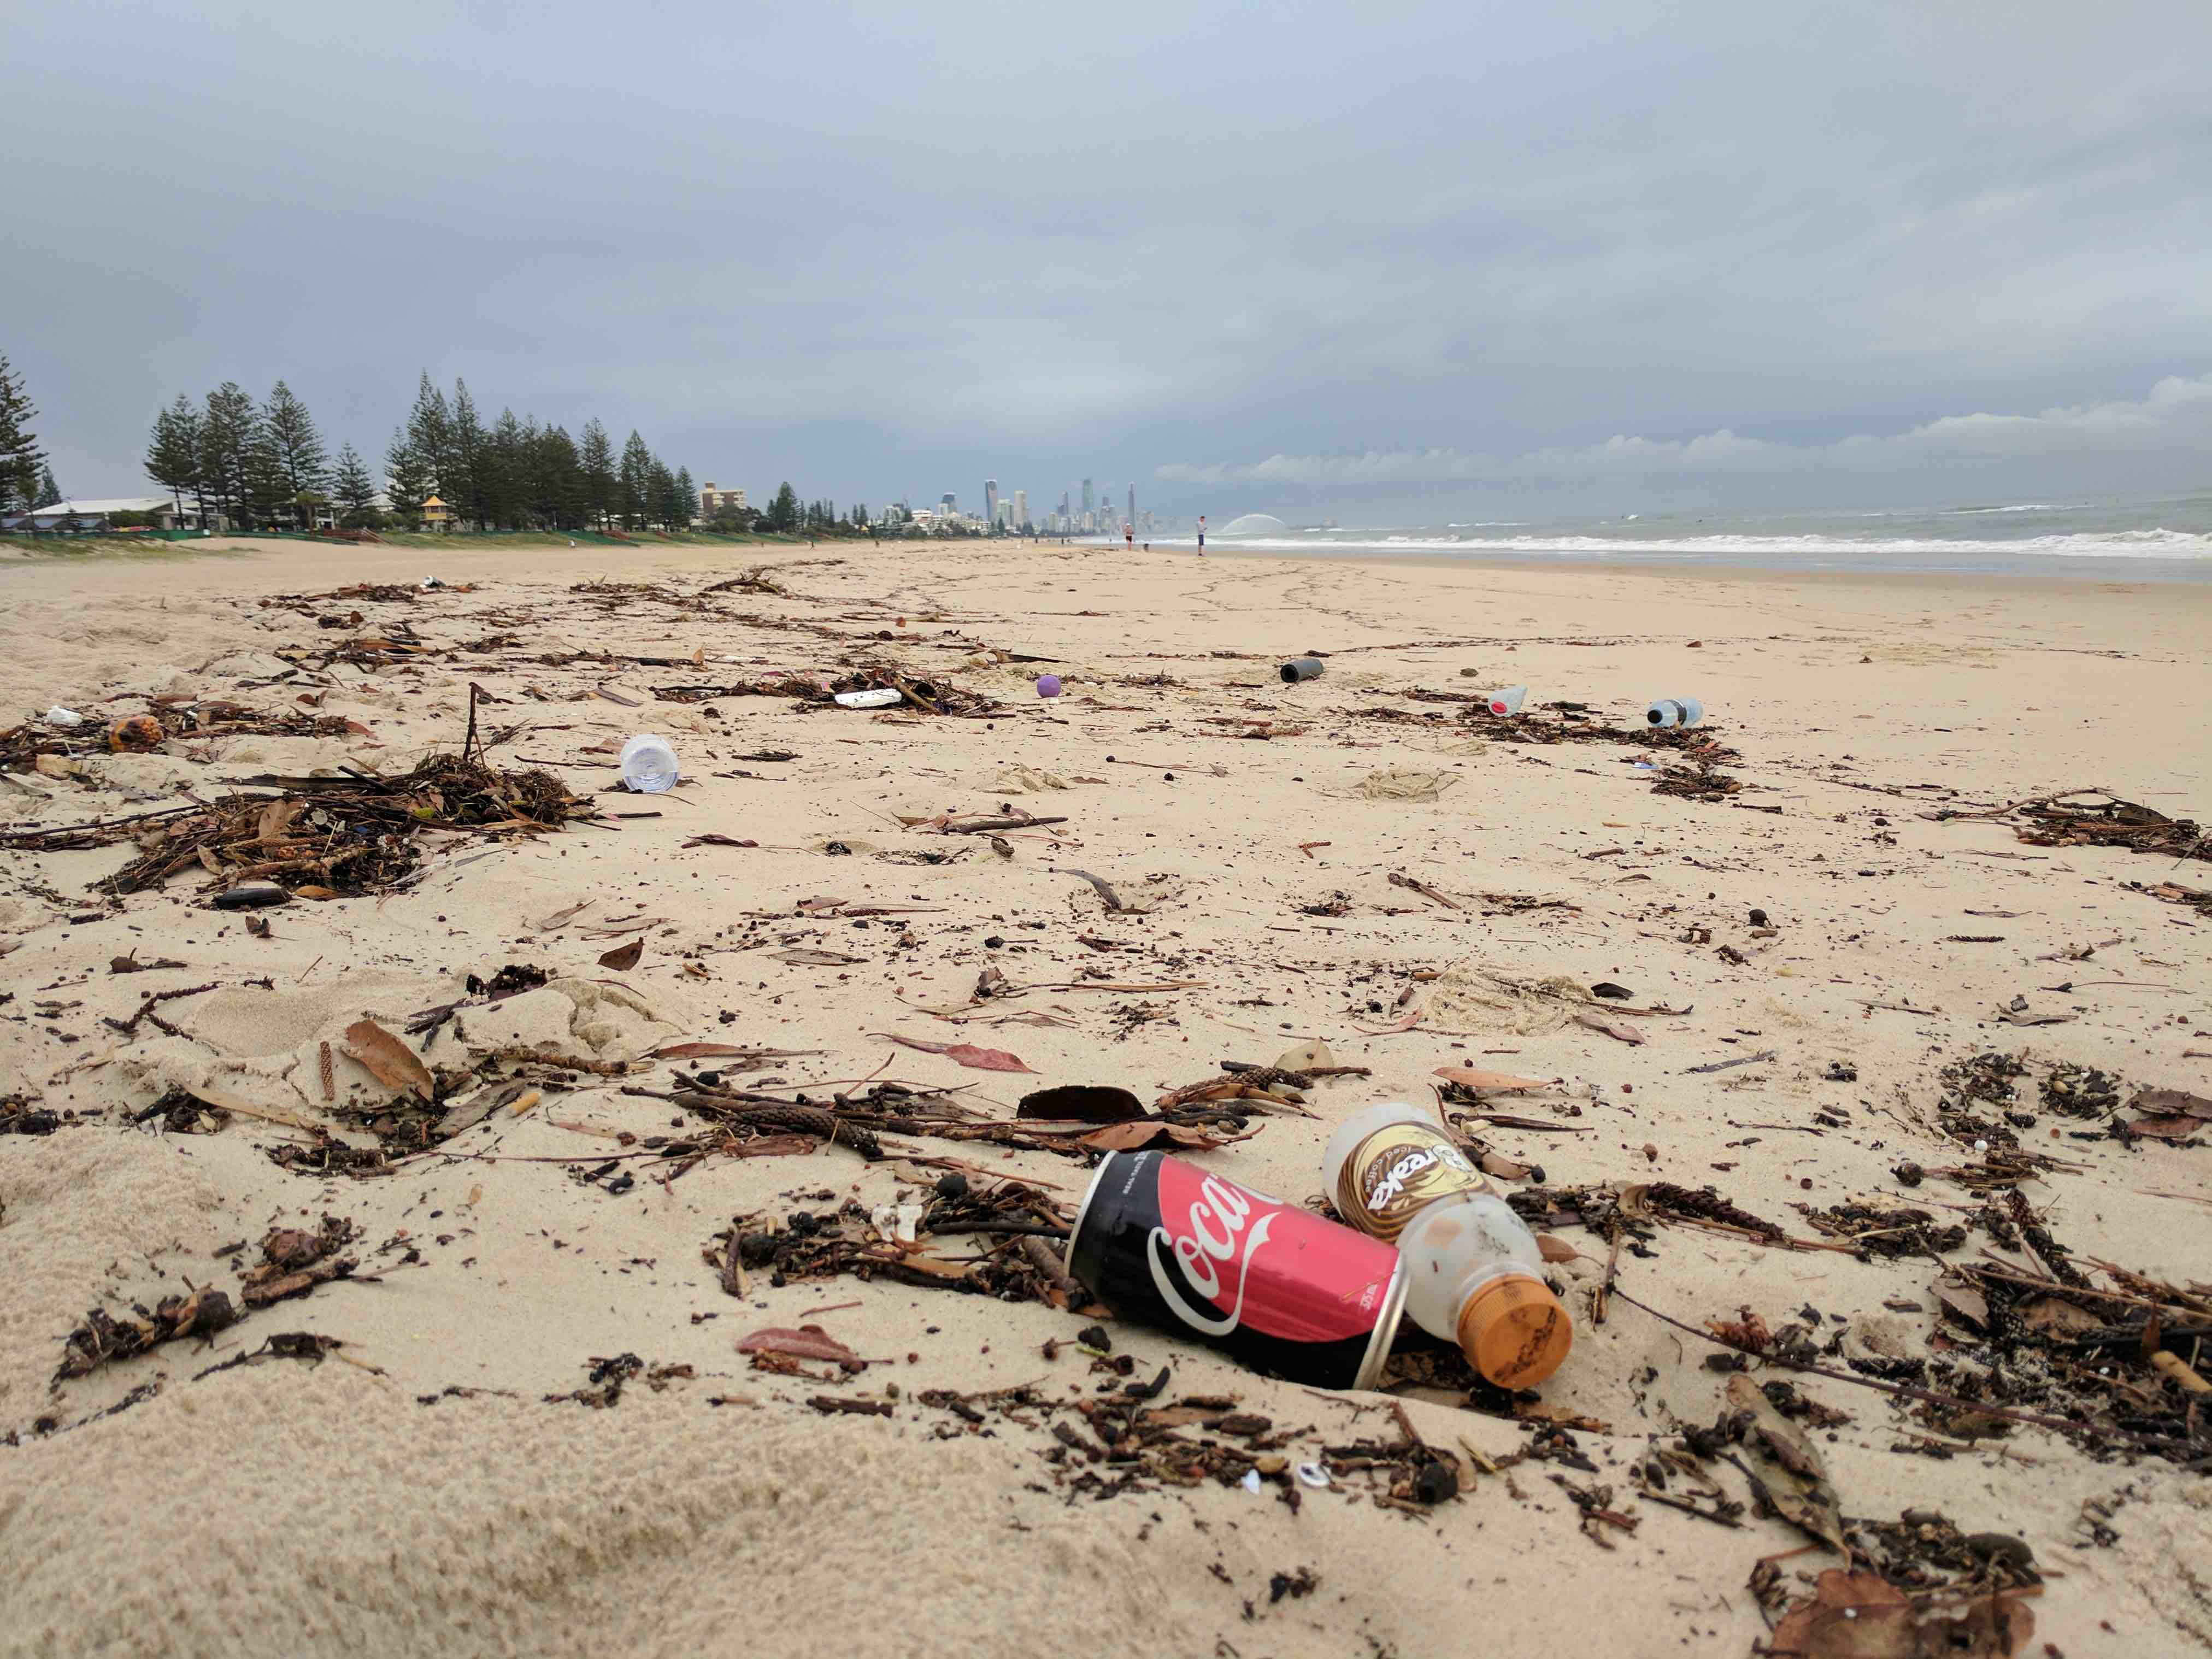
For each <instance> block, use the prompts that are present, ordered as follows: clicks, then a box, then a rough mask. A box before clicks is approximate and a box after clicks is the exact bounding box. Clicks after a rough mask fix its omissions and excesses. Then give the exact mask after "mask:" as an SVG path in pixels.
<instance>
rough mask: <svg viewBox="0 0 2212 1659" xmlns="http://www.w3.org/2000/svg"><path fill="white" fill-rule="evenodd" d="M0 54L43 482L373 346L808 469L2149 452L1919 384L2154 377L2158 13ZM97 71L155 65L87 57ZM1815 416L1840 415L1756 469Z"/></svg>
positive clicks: (903, 484)
mask: <svg viewBox="0 0 2212 1659" xmlns="http://www.w3.org/2000/svg"><path fill="white" fill-rule="evenodd" d="M165 10H166V12H167V15H164V14H165ZM0 54H4V55H5V57H6V58H7V60H8V61H9V64H10V65H11V70H12V72H11V76H10V78H9V95H8V98H7V100H6V101H5V103H4V104H0V143H4V145H5V146H6V148H7V149H8V151H9V154H10V155H16V156H20V157H25V158H35V165H21V166H18V167H14V168H11V169H9V171H8V173H7V176H6V178H5V179H0V209H4V210H5V212H6V215H7V222H9V224H10V225H12V226H29V227H35V228H40V229H41V231H42V232H46V233H50V234H43V235H42V236H41V238H40V240H39V241H38V243H37V245H36V246H37V252H36V254H35V257H25V258H17V259H14V260H11V261H9V262H8V264H7V265H6V267H5V268H4V269H0V334H4V337H0V350H4V351H6V352H7V354H8V355H9V356H10V357H11V358H12V359H13V360H14V362H15V367H16V368H18V369H19V370H21V372H23V373H24V374H26V375H27V377H28V379H29V380H30V383H31V386H32V388H33V392H34V394H35V395H36V396H37V398H38V400H39V402H40V405H41V408H42V410H43V411H44V418H43V421H42V423H41V433H42V435H43V436H44V437H45V439H46V442H47V446H48V447H49V449H50V450H52V452H53V453H54V454H55V458H56V465H57V471H58V475H59V477H60V478H61V480H62V482H63V483H64V487H65V488H68V489H72V490H76V491H77V492H79V493H85V494H100V493H122V492H125V491H127V489H129V488H131V487H132V486H133V485H134V484H135V483H136V473H137V454H138V451H139V448H140V447H141V445H142V443H143V435H144V429H145V426H146V423H147V422H148V421H149V420H150V418H151V416H152V414H153V412H154V410H155V409H156V408H157V407H158V406H159V405H160V404H162V403H163V402H165V401H166V400H167V398H169V397H171V396H173V395H174V393H175V392H178V391H180V390H189V391H192V392H198V391H200V390H202V389H204V387H205V386H209V385H211V384H213V383H215V382H216V381H219V380H223V379H226V378H235V379H237V380H240V381H241V382H243V383H245V384H246V385H247V386H249V387H250V388H252V389H254V390H255V391H257V392H260V391H265V389H266V388H267V386H268V385H269V384H270V382H271V381H273V380H275V379H276V378H277V377H279V376H280V375H281V376H283V378H285V379H286V380H288V381H289V383H290V384H291V385H292V386H294V388H295V390H297V391H299V392H301V394H302V395H303V396H304V397H306V398H307V400H308V402H309V403H310V404H311V405H312V406H313V408H314V409H315V410H316V412H317V414H318V415H319V416H320V417H321V418H322V419H323V422H324V424H325V427H326V428H329V435H330V436H331V439H332V440H333V441H338V440H345V439H350V440H351V441H354V442H355V443H356V444H358V445H361V446H362V447H364V448H365V449H375V448H380V447H381V444H382V441H383V439H384V437H385V435H386V434H388V433H389V431H390V429H391V428H392V424H393V422H395V421H396V420H397V419H398V417H399V416H400V415H401V414H402V413H403V412H404V407H405V404H406V403H407V401H408V399H409V398H410V396H411V392H412V387H413V385H414V379H415V374H416V371H417V370H418V369H420V368H428V369H430V370H431V372H432V373H433V374H435V375H437V376H438V377H439V378H441V379H444V380H450V379H451V378H452V377H453V375H455V374H463V375H465V376H466V377H467V378H468V380H469V382H470V385H471V387H472V388H473V389H475V390H476V391H477V393H478V395H479V396H480V397H483V398H488V399H489V400H491V401H492V402H493V403H494V404H505V403H512V404H513V406H514V407H515V409H516V410H517V412H518V413H521V412H526V411H528V412H534V413H536V414H538V415H539V416H541V417H544V418H547V419H554V420H561V421H564V422H569V423H571V424H572V425H573V424H574V422H579V421H580V420H581V419H583V418H584V417H585V416H589V415H598V416H601V417H602V418H604V419H605V420H606V421H607V422H609V423H610V424H611V425H613V426H615V427H617V428H618V429H621V428H627V427H629V426H630V425H636V426H638V427H640V428H642V429H644V430H645V431H646V432H647V435H648V436H649V437H650V438H651V440H652V441H653V442H654V444H655V446H656V447H659V448H661V449H662V450H663V452H664V453H667V454H668V456H669V458H670V459H671V461H683V462H685V463H688V464H689V465H691V466H692V468H693V470H694V471H695V472H696V473H697V474H699V475H700V476H702V477H705V476H714V477H720V478H725V479H727V478H730V477H738V478H740V479H742V480H743V481H745V482H749V483H750V482H753V481H755V480H756V479H758V480H759V481H760V482H763V483H772V479H769V478H768V477H765V476H764V475H765V474H766V473H767V472H768V471H776V472H778V473H780V472H781V471H782V470H784V469H786V468H788V469H789V470H791V471H792V472H793V476H794V483H797V484H798V485H799V487H800V489H801V490H802V493H804V494H807V495H817V494H829V495H836V496H837V497H838V498H839V499H841V500H849V499H851V498H853V497H854V496H855V495H866V497H867V498H868V499H870V500H872V501H877V500H880V499H882V498H883V497H884V495H889V494H893V493H899V492H903V491H907V490H909V489H921V490H924V491H926V492H927V493H928V494H931V495H934V494H935V493H937V492H938V490H939V489H945V488H954V489H959V490H961V491H962V492H963V497H972V496H973V495H974V494H975V490H976V489H977V488H978V486H979V484H980V480H981V476H982V475H983V474H984V473H985V472H987V471H989V472H995V474H996V475H997V476H998V477H1000V479H1001V481H1002V482H1007V481H1010V480H1013V481H1019V482H1021V483H1024V485H1025V486H1026V487H1027V488H1029V489H1030V492H1031V495H1032V496H1033V497H1036V496H1037V495H1042V494H1045V493H1048V492H1049V493H1051V494H1054V495H1056V493H1057V490H1058V489H1059V488H1060V487H1061V486H1062V485H1063V484H1065V483H1068V482H1070V481H1073V480H1074V479H1076V478H1079V477H1080V476H1082V475H1083V474H1085V473H1091V474H1093V475H1097V474H1103V473H1105V472H1109V471H1111V472H1114V473H1116V474H1117V475H1119V476H1121V477H1128V476H1132V475H1134V476H1139V477H1146V476H1150V477H1152V480H1153V483H1154V489H1155V491H1156V493H1157V494H1158V496H1159V501H1158V503H1157V504H1158V505H1163V506H1166V507H1170V508H1172V507H1174V506H1175V505H1176V503H1178V502H1179V501H1188V503H1190V504H1192V505H1193V506H1194V507H1195V506H1196V505H1197V504H1199V503H1200V502H1201V501H1202V499H1203V493H1202V492H1203V490H1204V489H1205V488H1206V487H1207V483H1206V475H1209V474H1210V473H1212V472H1217V471H1218V469H1219V468H1221V467H1226V468H1236V467H1240V466H1257V467H1267V468H1271V469H1273V470H1272V471H1254V472H1250V473H1249V474H1247V475H1243V476H1245V477H1248V478H1249V480H1250V481H1253V482H1268V483H1284V484H1285V485H1288V484H1290V483H1293V482H1301V483H1304V484H1312V485H1319V486H1322V487H1326V488H1339V489H1345V490H1346V491H1357V492H1364V499H1365V500H1368V501H1375V502H1378V503H1383V505H1384V507H1387V504H1388V503H1389V501H1392V500H1394V499H1396V497H1395V496H1394V495H1393V492H1394V491H1404V492H1408V496H1409V498H1411V497H1415V496H1418V495H1419V494H1420V492H1423V491H1425V490H1427V489H1431V488H1432V487H1435V486H1437V485H1439V484H1443V485H1449V484H1454V483H1485V484H1492V483H1509V484H1510V483H1516V482H1520V481H1525V480H1530V479H1543V478H1566V479H1573V478H1583V477H1595V478H1602V477H1612V476H1621V477H1636V476H1648V475H1650V474H1651V473H1654V472H1658V473H1662V474H1672V475H1676V476H1682V477H1696V478H1703V479H1709V480H1711V481H1713V483H1714V487H1715V488H1716V489H1722V488H1730V489H1733V488H1743V489H1753V488H1756V487H1758V481H1759V480H1761V479H1769V480H1771V479H1778V478H1783V477H1788V476H1790V474H1791V472H1792V470H1793V469H1802V468H1803V467H1806V466H1808V465H1810V466H1814V467H1816V468H1826V469H1827V470H1828V471H1830V472H1832V473H1837V474H1840V473H1843V472H1845V471H1850V472H1852V473H1853V474H1854V476H1861V477H1875V476H1877V475H1880V474H1881V472H1882V470H1883V469H1885V468H1887V469H1893V476H1895V477H1898V478H1899V479H1901V480H1912V479H1918V478H1922V477H1926V476H1929V475H1930V469H1935V470H1936V471H1940V469H1941V467H1942V465H1945V464H1947V462H1946V458H1948V457H1953V456H1957V455H1960V454H1966V455H1972V456H1976V457H1978V458H1980V459H1981V460H1982V461H1984V463H1987V464H1989V465H2004V464H2015V463H2016V464H2018V465H2021V466H2023V467H2027V466H2030V465H2032V463H2033V458H2034V457H2035V456H2036V455H2038V454H2040V453H2057V452H2039V451H2034V450H2032V449H2029V448H2027V447H2023V446H2025V445H2027V444H2030V443H2033V442H2036V441H2056V442H2060V443H2061V445H2062V448H2063V453H2069V454H2071V453H2078V452H2083V451H2086V450H2087V449H2089V448H2090V447H2093V444H2094V443H2096V442H2099V441H2105V440H2103V439H2100V438H2098V437H2097V436H2096V435H2095V434H2097V433H2106V434H2109V435H2112V436H2111V441H2112V443H2113V444H2114V445H2116V446H2117V447H2112V448H2110V449H2107V450H2106V451H2104V452H2102V453H2107V454H2111V455H2113V456H2115V457H2127V458H2131V459H2133V460H2134V461H2139V462H2142V465H2145V466H2147V467H2148V466H2149V465H2151V462H2152V461H2154V460H2156V461H2157V462H2158V464H2159V465H2161V466H2166V471H2167V472H2168V473H2172V475H2173V476H2174V477H2176V478H2177V479H2179V477H2180V474H2179V471H2177V469H2179V467H2180V465H2181V463H2180V461H2179V459H2172V460H2171V464H2170V465H2169V462H2168V459H2162V458H2167V457H2168V452H2167V451H2166V450H2162V449H2158V448H2156V447H2154V446H2148V445H2147V444H2146V443H2145V442H2143V441H2140V440H2141V437H2142V434H2141V431H2140V429H2139V428H2140V426H2141V422H2142V421H2143V420H2148V421H2149V422H2151V424H2152V425H2153V426H2158V427H2160V428H2161V429H2163V428H2164V427H2166V426H2170V425H2171V424H2172V422H2174V421H2179V420H2181V419H2183V418H2184V417H2183V416H2181V415H2179V414H2175V413H2173V412H2172V411H2168V412H2167V413H2166V414H2163V415H2153V416H2143V417H2126V416H2120V415H2118V414H2114V415H2112V416H2103V417H2096V418H2094V419H2090V418H2088V417H2085V420H2084V422H2075V423H2073V424H2071V425H2069V423H2068V422H2053V421H2051V420H2050V419H2049V418H2048V417H2047V416H2027V418H2029V419H2031V420H2033V421H2035V422H2039V424H2037V425H2035V426H2034V427H2033V428H2009V427H2005V426H2002V424H2001V422H2002V421H2003V420H2005V419H2007V418H2011V417H2005V416H1990V417H1987V418H1986V419H1984V418H1981V417H1975V420H1974V423H1972V424H1971V425H1959V424H1954V423H1950V422H1946V421H1945V420H1944V419H1943V416H1944V413H1945V411H1947V410H2054V409H2057V408H2061V407H2066V408H2074V407H2083V406H2090V405H2094V404H2098V403H2099V401H2100V400H2101V399H2107V398H2112V397H2115V396H2117V395H2119V394H2121V393H2123V392H2126V391H2127V390H2128V389H2130V388H2140V387H2142V386H2148V385H2150V384H2151V383H2152V382H2154V381H2155V380H2160V378H2161V377H2165V376H2172V375H2186V374H2196V373H2198V372H2199V371H2200V369H2201V368H2202V365H2203V340H2204V339H2205V338H2206V337H2207V329H2208V326H2212V289H2208V288H2207V286H2206V285H2205V284H2204V283H2203V280H2202V272H2203V270H2205V269H2206V268H2207V267H2208V265H2212V222H2208V220H2207V217H2206V216H2205V215H2204V214H2203V211H2202V185H2201V181H2202V180H2203V179H2205V178H2206V177H2212V120H2208V118H2207V116H2206V114H2205V112H2204V105H2203V88H2202V77H2201V73H2200V70H2199V66H2200V65H2201V64H2203V62H2204V61H2207V60H2208V58H2212V8H2208V7H2206V6H2204V5H2203V3H2202V0H2140V3H2130V0H2105V3H2100V4H2099V5H2098V6H2096V7H2094V8H2083V7H2081V6H2079V5H2078V4H2074V3H2063V4H2062V3H2059V0H2019V3H2015V4H2014V5H2011V6H2008V7H2006V8H2003V9H2000V10H1998V11H1987V10H1986V9H1983V8H1978V7H1969V6H1966V5H1965V4H1962V3H1956V0H1911V3H1905V0H1898V3H1870V4H1868V5H1865V6H1861V7H1851V8H1840V7H1835V6H1833V5H1831V4H1826V3H1822V0H1777V3H1773V4H1770V5H1765V6H1760V7H1746V6H1708V7H1694V6H1693V7H1681V6H1672V7H1661V6H1658V5H1656V4H1652V3H1649V0H1589V3H1585V4H1580V5H1577V6H1573V7H1566V8H1540V7H1528V6H1506V5H1502V4H1493V5H1485V4H1480V3H1478V4H1474V5H1470V4H1468V3H1466V0H1430V3H1387V0H1377V3H1375V4H1372V5H1364V6H1361V7H1358V8H1340V7H1326V6H1321V5H1316V4H1300V3H1279V4H1275V5H1272V6H1263V7H1250V6H1237V7H1231V6H1213V7H1206V6H1199V7H1193V6H1190V5H1188V4H1170V3H1167V0H1133V3H1129V4H1125V5H1123V6H1121V7H1117V8H1116V9H1115V12H1114V14H1113V15H1112V16H1110V17H1109V18H1090V17H1085V16H1079V15H1075V14H1069V13H1066V12H1064V11H1057V10H1054V9H1043V8H1030V9H1019V8H1007V7H1005V6H1002V5H999V4H995V3H993V4H984V3H981V0H945V3H942V4H939V5H935V6H932V7H929V8H926V9H917V8H913V7H900V6H891V5H888V4H882V5H878V4H867V3H860V4H853V5H845V6H838V7H804V6H799V7H782V8H751V9H732V8H728V7H726V6H715V5H712V4H709V3H707V0H671V3H668V4H665V5H663V6H659V7H654V8H649V9H637V10H635V15H630V14H622V15H619V16H611V15H610V14H608V13H607V11H606V10H605V8H604V7H599V6H589V5H586V4H584V3H582V0H545V3H537V4H532V5H530V6H522V5H515V4H507V5H494V4H483V3H478V4H474V5H466V6H458V7H457V6H455V5H453V4H450V3H434V0H395V3H392V4H389V5H387V6H385V7H382V8H379V9H376V10H375V11H374V13H373V14H372V13H366V12H359V11H351V12H349V11H346V10H343V9H327V8H317V7H312V6H310V7H271V6H268V5H265V4H263V3H259V0H252V3H248V0H208V3H206V4H204V5H201V6H197V7H194V8H189V9H185V8H178V9H161V8H150V9H149V8H145V7H142V6H126V5H124V4H121V3H116V0H76V3H74V4H70V5H59V4H48V5H45V6H35V5H26V6H21V7H17V8H14V9H9V11H8V13H7V14H6V15H4V16H0ZM118 59H121V60H125V61H130V62H132V63H137V64H161V66H162V70H163V72H162V75H161V84H160V87H159V90H158V94H154V93H152V92H150V91H149V86H148V85H147V83H146V82H143V81H141V80H138V79H136V78H132V77H116V76H100V75H87V74H85V73H84V72H82V65H83V64H91V63H108V62H112V61H118ZM310 67H311V69H312V72H311V73H310V72H304V71H305V70H307V68H310ZM2142 401H2144V402H2149V401H2151V400H2150V399H2144V400H2142ZM2186 401H2187V400H2185V402H2186ZM2113 407H2114V408H2116V409H2117V408H2118V405H2114V406H2113ZM2130 419H2136V422H2137V425H2136V428H2130V425H2129V422H2130ZM1993 422H1997V424H1993ZM1923 428H1926V431H1925V432H1924V434H1923V435H1920V436H1918V437H1915V438H1913V439H1912V441H1910V442H1907V441H1903V440H1905V438H1906V437H1907V435H1912V434H1916V433H1920V432H1921V430H1922V429H1923ZM2130 430H2133V431H2135V432H2136V437H2134V438H2127V437H2125V434H2126V433H2127V432H2129V431H2130ZM1614 433H1644V434H1659V435H1662V436H1660V437H1655V438H1650V439H1621V440H1615V441H1608V435H1609V434H1614ZM1852 433H1872V434H1887V435H1891V436H1889V437H1883V438H1879V439H1873V440H1869V441H1866V443H1865V444H1863V446H1862V447H1861V448H1860V450H1859V451H1858V452H1857V453H1855V454H1854V455H1853V456H1851V457H1850V458H1848V462H1849V464H1848V465H1846V459H1847V458H1845V457H1844V456H1841V455H1838V456H1834V457H1830V458H1828V459H1809V460H1808V454H1812V455H1815V456H1817V455H1818V454H1820V453H1823V452H1825V451H1826V450H1827V449H1830V448H1832V447H1836V445H1837V440H1838V435H1844V434H1852ZM1666 434H1677V435H1694V434H1703V435H1704V436H1702V437H1687V438H1683V439H1680V440H1670V439H1668V438H1667V437H1665V436H1663V435H1666ZM1745 434H1757V435H1758V436H1757V437H1756V438H1752V437H1747V436H1741V435H1745ZM2067 434H2070V435H2067ZM1977 446H1979V447H1977ZM2067 446H2070V447H2067ZM1188 457H1200V458H1204V457H1226V458H1231V459H1229V460H1227V461H1225V462H1222V463H1218V464H1217V463H1213V462H1208V461H1204V460H1201V461H1200V462H1197V463H1190V462H1188V461H1186V460H1184V459H1182V458H1188ZM1242 457H1273V458H1276V459H1273V460H1267V461H1258V462H1246V461H1243V460H1239V459H1235V458H1242ZM1164 463H1165V464H1166V465H1163V464H1164ZM1219 476H1221V477H1226V476H1229V474H1228V473H1226V472H1220V473H1219ZM2143 476H2145V477H2151V476H2153V475H2152V474H2151V473H2148V472H2147V473H2145V474H2144V475H2143ZM2157 476H2161V477H2162V476H2166V475H2165V474H2158V475H2157Z"/></svg>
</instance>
